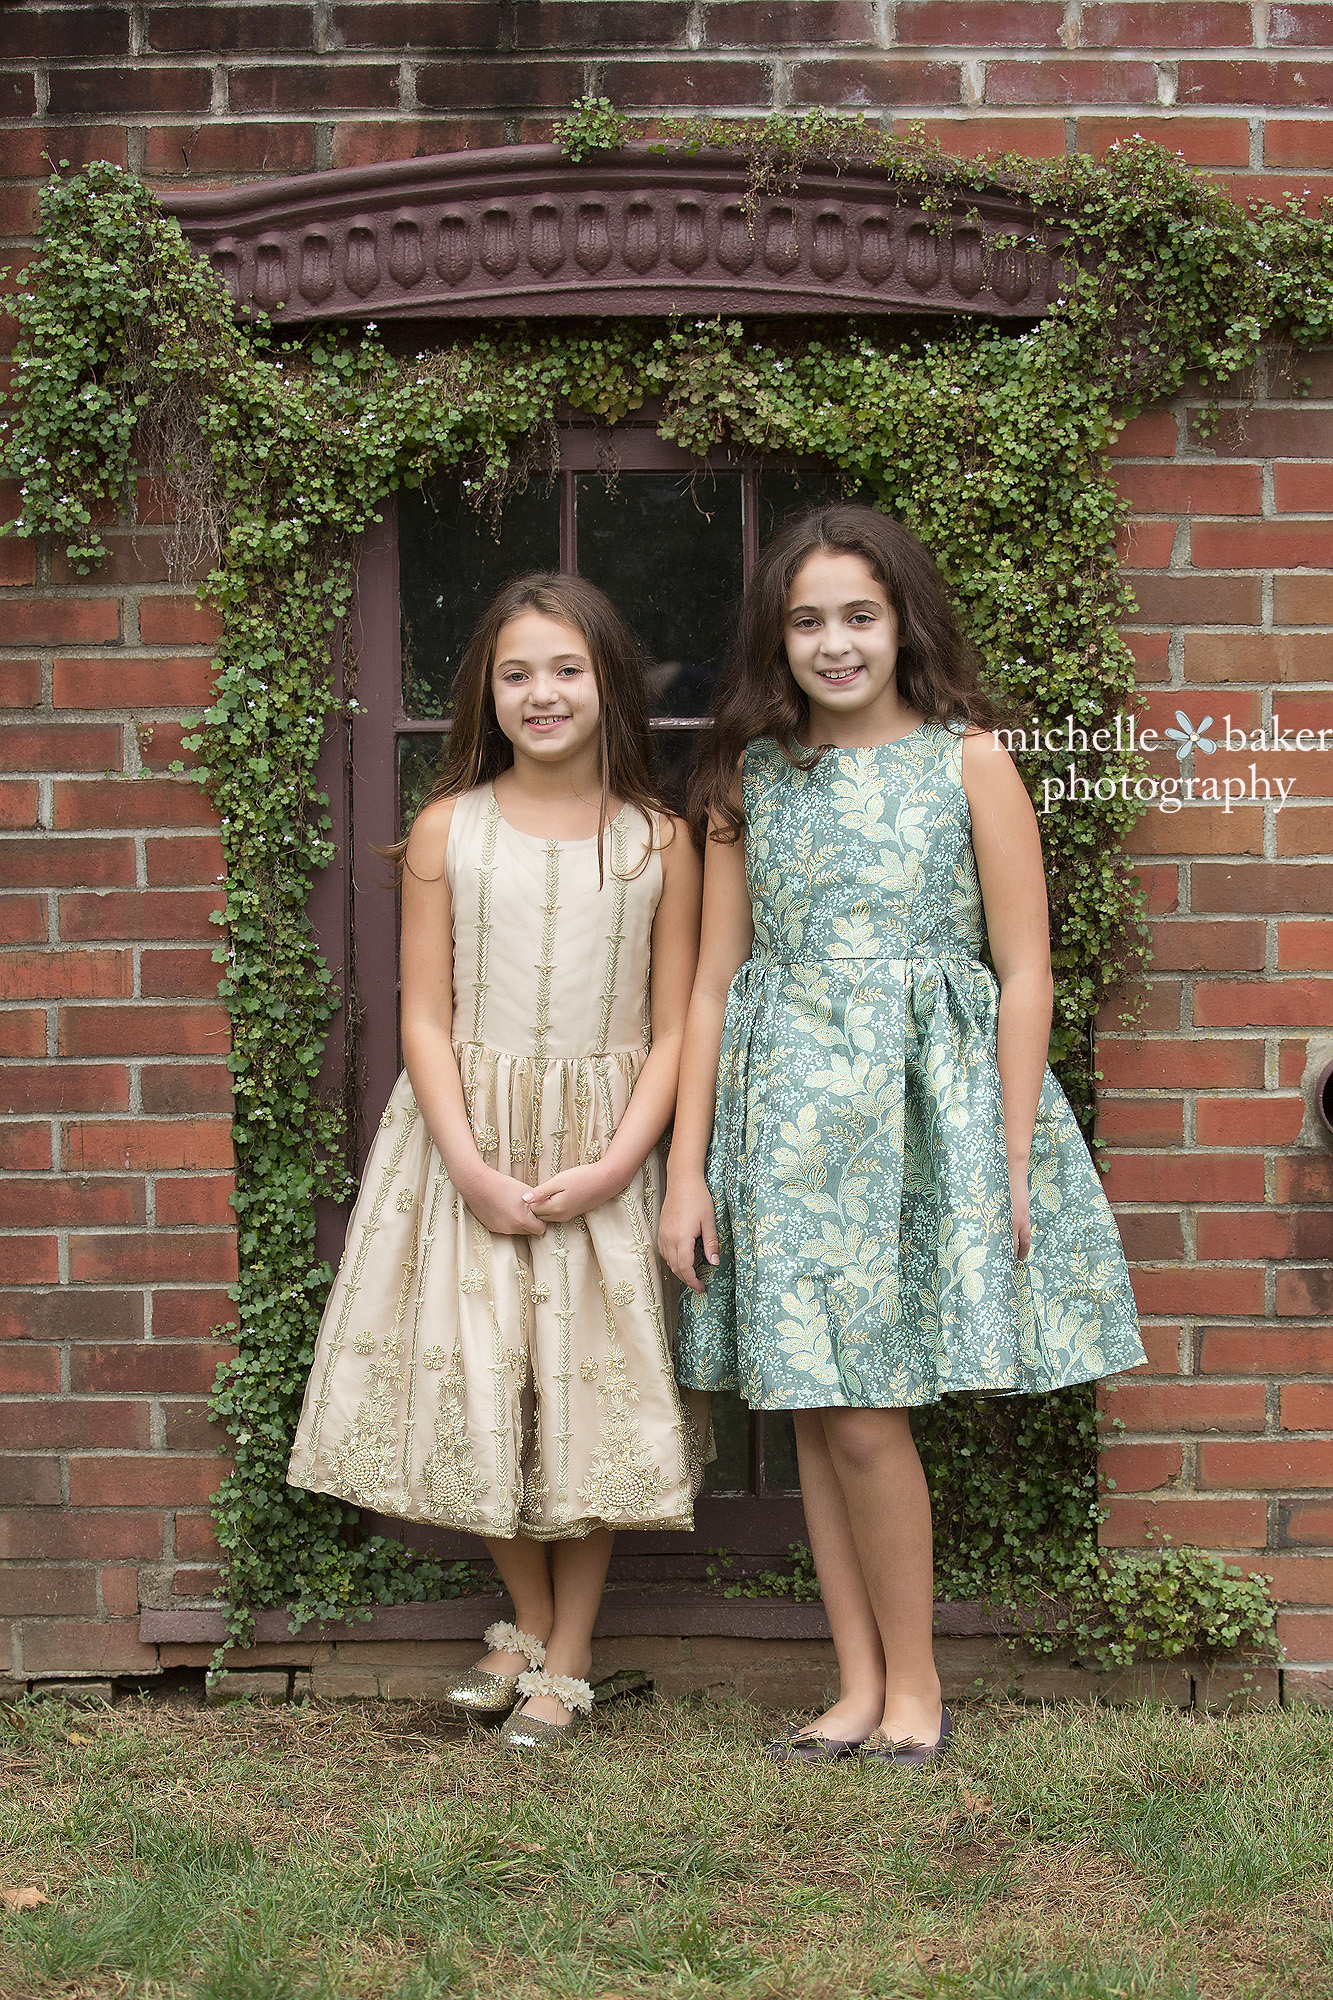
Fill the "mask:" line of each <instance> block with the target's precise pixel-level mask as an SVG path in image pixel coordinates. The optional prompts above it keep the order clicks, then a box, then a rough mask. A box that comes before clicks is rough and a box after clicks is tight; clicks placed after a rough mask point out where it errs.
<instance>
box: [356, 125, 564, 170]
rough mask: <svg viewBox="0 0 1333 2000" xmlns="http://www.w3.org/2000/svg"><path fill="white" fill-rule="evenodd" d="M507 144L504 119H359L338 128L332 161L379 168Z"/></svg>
mask: <svg viewBox="0 0 1333 2000" xmlns="http://www.w3.org/2000/svg"><path fill="white" fill-rule="evenodd" d="M524 136H525V137H526V136H527V135H526V134H525V135H524ZM545 136H546V137H547V138H549V134H547V135H545ZM504 143H505V121H504V120H503V119H502V118H489V119H487V118H395V119H393V120H391V121H390V120H386V121H384V122H383V123H381V122H380V121H379V120H378V119H358V120H357V121H356V123H355V124H351V125H335V126H334V128H333V154H332V159H333V165H334V166H335V167H365V166H378V165H379V164H380V162H381V161H384V160H413V159H420V158H421V157H422V156H423V155H428V154H431V153H452V152H463V151H469V150H471V149H472V148H481V147H485V146H503V145H504Z"/></svg>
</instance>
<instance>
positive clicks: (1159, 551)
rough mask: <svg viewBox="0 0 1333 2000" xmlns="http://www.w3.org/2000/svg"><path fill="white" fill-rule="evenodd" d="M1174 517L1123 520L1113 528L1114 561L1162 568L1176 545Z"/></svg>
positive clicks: (1123, 565) (1134, 567) (1126, 566)
mask: <svg viewBox="0 0 1333 2000" xmlns="http://www.w3.org/2000/svg"><path fill="white" fill-rule="evenodd" d="M1175 539H1176V524H1175V522H1174V521H1126V522H1123V523H1122V524H1121V526H1120V527H1119V528H1118V529H1117V530H1116V541H1115V550H1116V561H1117V562H1118V563H1119V564H1120V567H1121V568H1122V569H1131V570H1144V569H1165V568H1166V567H1167V564H1168V563H1169V562H1170V560H1171V550H1172V548H1173V546H1174V545H1175Z"/></svg>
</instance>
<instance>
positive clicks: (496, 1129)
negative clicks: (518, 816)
mask: <svg viewBox="0 0 1333 2000" xmlns="http://www.w3.org/2000/svg"><path fill="white" fill-rule="evenodd" d="M655 836H656V827H654V838H655ZM647 839H648V829H647V825H646V822H645V821H644V819H643V817H642V815H641V814H639V813H637V812H636V811H635V810H634V809H633V808H631V807H626V808H625V810H624V811H622V812H621V814H620V815H619V817H618V818H617V819H616V820H615V822H614V823H613V824H612V826H611V827H610V828H608V829H607V832H606V834H605V836H604V840H605V847H604V854H605V881H604V884H603V885H602V886H601V887H599V885H598V865H597V861H598V854H597V850H598V843H597V841H596V839H592V840H582V841H558V840H541V839H538V838H537V837H535V836H533V835H530V834H525V833H520V832H519V831H518V830H517V829H516V828H514V827H511V826H510V825H509V824H508V822H507V821H506V820H505V819H504V818H503V817H502V816H501V814H500V811H499V808H498V806H497V805H496V801H495V794H494V792H493V790H492V789H491V787H490V786H489V785H486V786H482V787H480V788H478V789H477V790H474V791H471V792H467V793H465V794H464V795H463V796H462V797H461V798H460V799H459V800H458V801H457V803H456V805H455V807H454V814H453V820H452V823H451V826H450V830H449V845H448V855H447V862H446V867H447V871H448V879H449V887H450V891H451V894H452V897H453V910H454V1029H453V1032H454V1053H455V1055H456V1056H457V1058H458V1066H459V1071H460V1074H461V1075H462V1079H463V1087H464V1091H465V1093H466V1097H467V1103H468V1112H469V1117H470V1119H471V1123H472V1131H473V1135H474V1137H475V1138H476V1142H477V1146H478V1149H479V1151H480V1152H481V1154H482V1157H483V1158H484V1159H485V1160H486V1162H487V1164H488V1165H489V1166H492V1167H495V1168H497V1169H498V1170H499V1171H500V1172H501V1173H506V1174H512V1175H513V1176H514V1177H515V1178H516V1179H518V1180H522V1181H525V1182H527V1183H528V1184H529V1185H530V1186H531V1185H535V1184H536V1183H537V1182H539V1181H542V1180H546V1179H548V1178H549V1177H550V1176H551V1175H552V1174H554V1173H556V1172H558V1171H559V1170H560V1168H562V1167H568V1166H575V1165H581V1164H586V1163H587V1162H590V1161H594V1160H597V1159H600V1158H601V1156H602V1153H603V1152H604V1151H605V1149H606V1147H607V1145H608V1143H609V1141H610V1138H611V1135H612V1133H613V1132H614V1131H615V1128H616V1124H617V1122H618V1120H619V1119H620V1118H621V1117H622V1116H623V1114H624V1111H625V1107H626V1105H627V1104H628V1102H629V1097H630V1092H631V1091H632V1090H633V1088H634V1083H635V1080H636V1078H637V1077H638V1075H639V1072H640V1070H641V1069H642V1067H643V1064H644V1060H645V1056H646V1053H647V1048H648V955H649V941H650V935H651V931H652V923H653V915H654V912H655V910H656V907H657V903H658V899H659V898H660V896H661V893H662V863H661V857H660V854H659V853H658V852H657V851H656V850H655V849H654V851H653V852H652V853H651V854H650V855H649V858H648V861H647V865H646V866H645V867H644V868H643V870H642V872H640V873H638V874H635V873H634V872H633V871H634V869H635V868H636V867H637V866H638V864H639V862H640V861H642V859H643V855H644V847H645V844H646V842H647ZM660 1188H661V1177H660V1171H659V1164H658V1161H657V1159H656V1157H655V1156H654V1155H650V1156H649V1159H648V1161H647V1162H646V1164H645V1165H644V1167H643V1169H642V1170H641V1172H640V1173H639V1174H638V1175H637V1176H636V1177H635V1179H634V1181H633V1182H632V1183H631V1184H630V1186H629V1187H628V1188H627V1189H626V1191H625V1193H624V1194H623V1195H621V1196H620V1197H619V1198H618V1199H616V1200H614V1201H610V1202H608V1203H606V1204H605V1206H604V1207H601V1208H597V1209H594V1210H592V1211H590V1213H588V1214H587V1215H585V1216H582V1217H580V1218H579V1219H578V1220H577V1221H575V1222H570V1223H564V1224H548V1225H547V1229H546V1234H545V1235H544V1236H540V1237H534V1236H523V1237H509V1236H493V1235H491V1234H490V1233H489V1232H488V1231H487V1230H486V1229H485V1228H483V1227H482V1225H481V1223H479V1222H478V1221H477V1220H476V1218H475V1217H474V1216H473V1215H471V1214H470V1213H469V1211H468V1210H467V1208H466V1207H465V1206H464V1205H463V1202H462V1201H461V1199H460V1197H459V1195H458V1193H457V1191H456V1190H455V1189H454V1187H453V1185H452V1183H451V1182H450V1180H449V1178H448V1176H447V1174H446V1173H445V1170H444V1167H443V1164H442V1162H441V1160H440V1156H439V1154H438V1153H437V1152H436V1150H435V1148H434V1146H433V1145H432V1143H431V1139H430V1134H429V1133H428V1132H427V1131H426V1129H425V1123H424V1120H423V1119H422V1117H421V1114H420V1112H419V1111H418V1109H417V1106H416V1102H415V1100H414V1098H413V1095H412V1087H411V1085H410V1083H409V1082H408V1079H407V1075H406V1073H404V1074H403V1075H402V1076H401V1077H400V1078H399V1079H398V1084H397V1086H396V1088H395V1090H394V1093H393V1096H392V1097H391V1099H390V1100H389V1107H388V1109H387V1111H386V1112H385V1113H384V1117H383V1119H382V1121H381V1129H380V1132H379V1134H378V1137H377V1138H376V1141H375V1145H374V1148H373V1150H372V1152H371V1155H370V1158H369V1160H368V1161H367V1164H366V1171H365V1177H364V1179H363V1181H362V1186H361V1194H360V1198H359V1199H358V1201H357V1204H356V1208H355V1210H354V1211H353V1214H352V1219H351V1223H350V1225H349V1227H348V1232H347V1249H346V1253H345V1255H344V1257H343V1261H342V1265H341V1267H340V1269H339V1272H338V1276H337V1279H336V1281H335V1283H334V1286H333V1290H332V1292H331V1293H330V1296H329V1302H328V1305H327V1307H326V1309H325V1313H324V1318H323V1322H322V1324H321V1326H320V1331H319V1338H318V1341H317V1343H316V1347H315V1360H314V1366H313V1368H312V1369H311V1371H310V1380H309V1383H308V1385H307V1388H306V1396H305V1407H304V1409H303V1410H302V1412H301V1420H300V1423H299V1425H298V1427H297V1432H296V1440H295V1444H294V1446H293V1449H292V1456H291V1463H290V1466H289V1467H288V1473H287V1477H288V1479H289V1481H290V1482H291V1483H292V1484H293V1485H295V1486H304V1487H308V1488H310V1489H312V1490H313V1491H315V1492H318V1493H333V1494H337V1495H338V1496H339V1497H340V1498H341V1499H344V1500H350V1501H353V1502H355V1503H356V1504H358V1505H361V1506H366V1507H373V1508H375V1509H377V1510H379V1511H380V1512H383V1513H386V1514H393V1515H398V1516H401V1517H403V1518H405V1519H408V1520H418V1521H429V1522H434V1523H437V1524H440V1525H444V1526H448V1527H451V1528H462V1529H465V1530H467V1531H469V1532H470V1533H473V1534H478V1535H487V1536H491V1537H496V1538H503V1539H507V1538H509V1537H510V1536H513V1535H515V1534H521V1535H528V1536H531V1537H533V1538H534V1539H537V1540H541V1541H558V1540H563V1539H568V1538H572V1537H578V1536H582V1535H586V1534H588V1533H589V1532H590V1531H591V1530H592V1529H593V1528H596V1527H599V1526H603V1525H605V1526H607V1527H617V1528H619V1527H625V1528H630V1527H632V1528H684V1529H688V1528H691V1527H692V1526H693V1512H692V1503H693V1500H694V1496H695V1494H696V1493H697V1492H698V1489H699V1484H700V1479H701V1475H702V1469H703V1454H702V1449H701V1445H700V1441H699V1434H698V1431H697V1429H696V1427H695V1425H694V1423H693V1421H692V1418H691V1415H690V1412H689V1411H688V1409H686V1408H684V1407H683V1406H682V1403H681V1399H680V1394H679V1392H678V1390H677V1387H676V1383H675V1377H674V1373H673V1367H672V1343H673V1338H674V1332H675V1304H676V1287H675V1284H674V1281H673V1282H672V1283H671V1285H670V1287H669V1289H668V1288H667V1287H666V1286H664V1284H663V1278H662V1271H661V1267H660V1264H659V1262H658V1257H657V1251H656V1241H657V1214H658V1207H659V1204H660V1198H661V1196H660Z"/></svg>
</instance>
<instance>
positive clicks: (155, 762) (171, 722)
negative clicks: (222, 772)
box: [135, 716, 203, 771]
mask: <svg viewBox="0 0 1333 2000" xmlns="http://www.w3.org/2000/svg"><path fill="white" fill-rule="evenodd" d="M194 733H195V732H194V727H193V724H192V723H191V724H189V725H187V724H186V723H185V722H184V721H177V720H176V719H175V717H169V718H164V717H162V716H154V717H153V719H152V720H151V721H148V720H146V719H145V720H143V721H141V722H139V723H138V724H137V726H136V729H135V735H136V736H137V738H138V742H139V761H140V763H141V764H142V765H143V768H144V769H145V770H146V771H169V770H170V769H171V767H172V765H173V764H177V763H180V764H184V766H185V768H186V770H187V771H192V770H196V769H197V768H198V767H199V765H200V764H201V763H202V762H203V759H202V758H201V756H200V754H199V752H198V751H197V750H187V749H186V747H185V738H186V737H187V736H193V735H194Z"/></svg>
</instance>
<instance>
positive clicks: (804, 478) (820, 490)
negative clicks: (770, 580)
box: [759, 465, 875, 542]
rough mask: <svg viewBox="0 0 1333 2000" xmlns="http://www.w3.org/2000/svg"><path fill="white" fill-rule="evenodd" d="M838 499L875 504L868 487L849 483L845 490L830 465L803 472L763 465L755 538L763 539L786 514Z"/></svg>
mask: <svg viewBox="0 0 1333 2000" xmlns="http://www.w3.org/2000/svg"><path fill="white" fill-rule="evenodd" d="M840 500H855V501H858V502H859V503H860V505H861V506H863V507H873V506H874V504H875V496H874V494H873V493H872V492H871V490H870V488H869V487H868V486H853V487H852V488H851V489H850V491H849V490H848V489H847V488H846V486H845V485H844V483H843V480H842V476H841V474H840V473H839V472H838V471H837V469H836V468H835V467H834V466H831V465H830V466H826V467H825V466H821V467H818V468H814V469H811V470H808V471H805V472H783V471H782V470H781V468H780V467H777V466H765V468H764V470H763V471H762V472H761V473H760V475H759V539H760V541H761V542H766V541H767V540H768V538H769V536H770V535H771V534H772V532H773V530H774V529H775V528H780V527H781V526H782V523H783V522H784V521H785V520H786V519H787V517H788V515H790V514H807V513H809V512H810V510H811V508H813V507H832V506H835V505H836V504H837V502H838V501H840Z"/></svg>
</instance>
